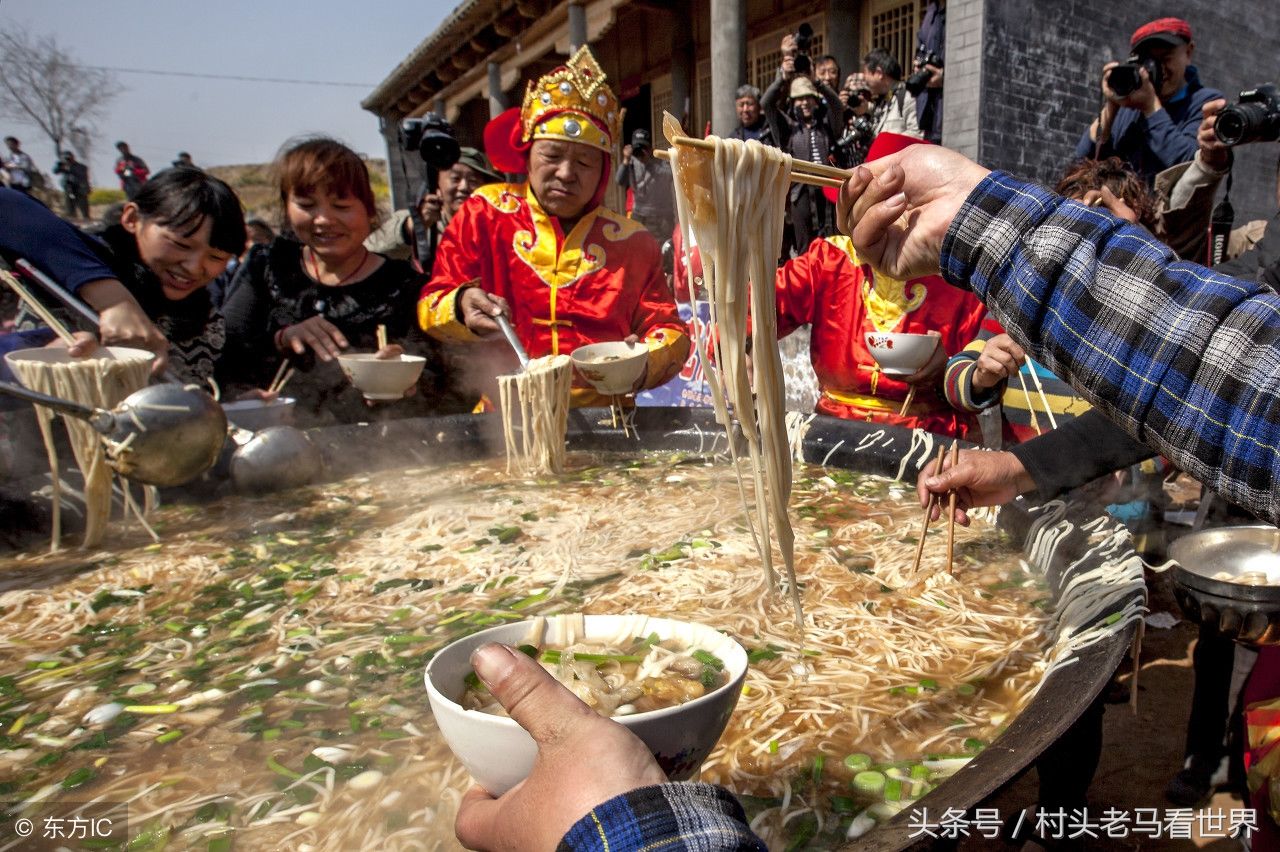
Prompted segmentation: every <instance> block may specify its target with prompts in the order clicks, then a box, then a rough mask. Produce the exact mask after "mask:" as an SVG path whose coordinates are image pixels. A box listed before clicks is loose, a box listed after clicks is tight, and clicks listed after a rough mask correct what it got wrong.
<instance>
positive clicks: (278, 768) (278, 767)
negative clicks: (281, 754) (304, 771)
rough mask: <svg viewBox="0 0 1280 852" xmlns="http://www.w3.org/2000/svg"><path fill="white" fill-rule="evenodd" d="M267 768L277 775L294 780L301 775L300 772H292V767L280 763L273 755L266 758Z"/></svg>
mask: <svg viewBox="0 0 1280 852" xmlns="http://www.w3.org/2000/svg"><path fill="white" fill-rule="evenodd" d="M267 768H268V769H270V770H271V771H272V772H274V773H275V774H277V775H283V776H284V777H285V778H289V779H292V780H294V781H297V780H298V779H299V778H301V777H302V775H301V774H299V773H297V772H294V771H293V770H292V769H290V768H289V767H287V766H285V765H283V764H282V763H280V761H278V760H276V759H275V758H274V757H268V758H267Z"/></svg>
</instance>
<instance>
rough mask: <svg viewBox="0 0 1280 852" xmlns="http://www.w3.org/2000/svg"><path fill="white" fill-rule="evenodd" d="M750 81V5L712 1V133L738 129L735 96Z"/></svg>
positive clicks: (741, 0) (740, 1) (737, 0)
mask: <svg viewBox="0 0 1280 852" xmlns="http://www.w3.org/2000/svg"><path fill="white" fill-rule="evenodd" d="M746 79H747V4H746V2H745V0H711V132H712V133H714V134H715V135H717V136H728V135H729V134H730V133H732V132H733V129H734V128H735V127H737V126H738V115H737V113H736V112H735V111H734V107H733V100H734V98H733V96H734V93H735V92H736V91H737V90H738V87H739V86H741V85H742V84H743V82H745V81H746ZM690 132H695V133H696V132H697V131H695V130H693V129H690Z"/></svg>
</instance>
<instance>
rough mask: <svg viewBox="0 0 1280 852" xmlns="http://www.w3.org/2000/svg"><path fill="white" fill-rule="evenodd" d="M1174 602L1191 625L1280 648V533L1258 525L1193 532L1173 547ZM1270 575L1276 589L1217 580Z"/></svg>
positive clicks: (1176, 542) (1252, 643) (1245, 641)
mask: <svg viewBox="0 0 1280 852" xmlns="http://www.w3.org/2000/svg"><path fill="white" fill-rule="evenodd" d="M1169 557H1170V558H1171V559H1173V560H1174V561H1175V563H1176V564H1175V565H1174V566H1173V580H1174V589H1173V593H1174V596H1175V597H1176V598H1177V600H1178V606H1180V607H1182V611H1183V612H1184V613H1185V614H1186V616H1187V618H1188V619H1189V620H1191V621H1195V622H1198V623H1200V624H1203V625H1205V626H1207V627H1210V628H1212V629H1213V630H1215V631H1216V632H1217V633H1218V634H1219V635H1220V636H1223V637H1224V638H1227V639H1234V640H1235V641H1237V642H1244V643H1246V644H1249V645H1280V529H1276V528H1275V527H1270V526H1264V525H1261V524H1259V525H1254V526H1240V527H1220V528H1215V529H1208V530H1200V531H1199V532H1193V533H1190V534H1188V535H1185V536H1183V537H1182V538H1180V539H1178V540H1177V541H1175V542H1174V543H1173V544H1171V545H1169ZM1251 571H1264V572H1266V573H1267V574H1268V579H1269V580H1270V581H1271V582H1272V583H1273V585H1256V586H1255V585H1246V584H1244V583H1240V582H1235V581H1233V580H1224V579H1217V578H1216V577H1215V575H1218V574H1221V573H1223V572H1226V573H1228V574H1230V575H1232V576H1233V577H1238V576H1240V575H1241V574H1245V573H1248V572H1251Z"/></svg>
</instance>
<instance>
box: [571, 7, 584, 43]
mask: <svg viewBox="0 0 1280 852" xmlns="http://www.w3.org/2000/svg"><path fill="white" fill-rule="evenodd" d="M586 43H587V10H586V9H585V8H583V6H582V4H581V3H570V4H569V52H570V53H573V52H574V51H576V50H577V49H578V48H580V47H582V46H583V45H584V44H586Z"/></svg>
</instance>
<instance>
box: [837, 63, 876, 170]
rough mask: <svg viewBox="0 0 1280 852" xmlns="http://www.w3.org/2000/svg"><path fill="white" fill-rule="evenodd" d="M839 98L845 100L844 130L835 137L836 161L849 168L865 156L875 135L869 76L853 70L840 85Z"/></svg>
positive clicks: (843, 101)
mask: <svg viewBox="0 0 1280 852" xmlns="http://www.w3.org/2000/svg"><path fill="white" fill-rule="evenodd" d="M840 101H841V103H843V104H844V133H843V134H842V135H841V136H840V138H839V139H837V140H836V144H835V155H836V165H837V166H839V167H840V168H842V169H849V168H853V167H854V166H856V165H859V164H861V163H862V162H863V161H864V160H866V158H867V151H868V150H870V148H871V142H872V140H873V139H875V135H876V134H875V128H874V127H873V126H872V124H871V89H870V88H869V87H868V86H867V81H866V78H864V77H863V76H862V75H861V74H850V75H849V77H848V79H846V80H845V81H844V85H843V86H841V87H840Z"/></svg>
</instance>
